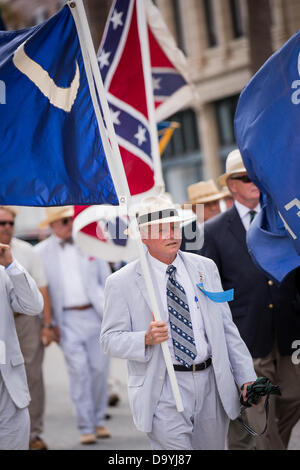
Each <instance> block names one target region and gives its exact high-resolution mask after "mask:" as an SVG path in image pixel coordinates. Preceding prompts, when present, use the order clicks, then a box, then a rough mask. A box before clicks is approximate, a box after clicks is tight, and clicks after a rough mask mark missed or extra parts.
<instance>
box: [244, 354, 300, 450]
mask: <svg viewBox="0 0 300 470" xmlns="http://www.w3.org/2000/svg"><path fill="white" fill-rule="evenodd" d="M253 362H254V368H255V372H256V374H257V376H258V377H260V376H265V377H268V379H270V380H271V382H272V383H273V384H274V385H279V387H280V390H281V394H282V395H281V397H276V396H271V397H270V411H269V420H268V429H267V432H266V433H265V434H264V435H263V436H261V437H257V438H255V441H256V449H258V450H284V449H287V447H288V443H289V439H290V435H291V432H292V430H293V427H294V426H295V424H296V423H297V422H298V420H299V419H300V393H299V391H300V365H295V364H293V363H292V359H291V356H280V354H279V352H278V349H277V347H276V346H274V348H273V350H272V352H271V353H270V354H268V355H267V356H266V357H263V358H259V359H254V361H253ZM247 417H248V422H249V424H250V426H251V427H253V428H254V429H255V430H256V431H257V430H262V429H263V426H264V422H265V411H264V403H262V404H260V405H258V406H256V407H253V408H250V409H249V410H247Z"/></svg>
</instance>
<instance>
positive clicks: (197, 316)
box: [147, 252, 211, 364]
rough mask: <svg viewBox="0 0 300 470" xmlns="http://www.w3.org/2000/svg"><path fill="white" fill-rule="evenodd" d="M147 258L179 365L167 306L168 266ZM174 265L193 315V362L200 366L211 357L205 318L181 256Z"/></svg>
mask: <svg viewBox="0 0 300 470" xmlns="http://www.w3.org/2000/svg"><path fill="white" fill-rule="evenodd" d="M147 257H148V261H149V264H150V267H151V269H152V272H153V274H154V276H155V279H156V281H157V286H158V288H159V295H160V297H161V300H162V305H163V312H161V316H162V320H163V321H164V322H165V323H166V325H167V327H168V331H169V338H168V346H169V349H170V353H171V358H172V361H173V364H179V362H178V361H177V359H175V354H174V347H173V342H172V334H171V327H170V320H169V312H168V304H167V280H168V275H167V273H166V270H167V267H168V265H167V264H165V263H162V262H161V261H159V260H158V259H156V258H153V257H152V256H151V255H150V253H149V252H148V253H147ZM172 265H173V266H175V267H176V273H175V278H176V280H177V281H178V282H179V283H180V284H181V285H182V287H183V288H184V290H185V293H186V296H187V300H188V304H189V309H190V315H191V322H192V325H193V332H194V339H195V344H196V349H197V356H196V358H195V360H194V361H193V362H194V363H195V364H198V363H200V362H203V361H205V360H206V359H207V358H208V357H209V356H210V355H211V350H210V345H209V344H208V341H207V338H206V334H205V329H204V323H203V318H202V314H201V311H200V308H199V302H198V301H196V296H195V290H194V287H193V285H192V282H191V279H190V277H189V274H188V272H187V270H186V267H185V265H184V263H183V261H182V259H181V258H180V256H178V255H177V256H176V258H175V260H174V261H173V263H172Z"/></svg>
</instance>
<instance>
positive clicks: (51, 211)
mask: <svg viewBox="0 0 300 470" xmlns="http://www.w3.org/2000/svg"><path fill="white" fill-rule="evenodd" d="M45 212H46V218H45V219H44V220H42V222H41V223H40V224H39V228H45V227H48V226H49V225H50V224H51V223H52V222H55V221H56V220H60V219H64V218H65V217H73V216H74V209H73V206H60V207H46V208H45Z"/></svg>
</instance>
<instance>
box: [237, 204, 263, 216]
mask: <svg viewBox="0 0 300 470" xmlns="http://www.w3.org/2000/svg"><path fill="white" fill-rule="evenodd" d="M234 205H235V207H236V210H237V211H238V213H239V216H240V217H241V219H242V218H243V217H245V215H247V214H249V211H250V210H251V209H249V207H247V206H244V204H241V203H240V202H239V201H237V200H235V201H234ZM252 210H254V211H255V212H257V213H259V212H260V210H261V206H260V203H258V204H257V206H256V207H254V209H252Z"/></svg>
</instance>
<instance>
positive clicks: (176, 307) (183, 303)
mask: <svg viewBox="0 0 300 470" xmlns="http://www.w3.org/2000/svg"><path fill="white" fill-rule="evenodd" d="M175 272H176V267H175V266H173V265H172V264H170V265H169V266H168V268H167V274H168V276H169V277H168V280H167V304H168V311H169V318H170V326H171V334H172V340H173V347H174V353H175V357H176V359H177V360H178V362H180V363H181V364H183V365H184V366H186V367H190V366H191V364H192V363H193V361H194V359H195V357H196V356H197V349H196V345H195V340H194V333H193V325H192V322H191V315H190V309H189V305H188V301H187V297H186V293H185V290H184V288H183V287H182V286H181V285H180V284H179V282H177V281H176V279H175Z"/></svg>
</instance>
